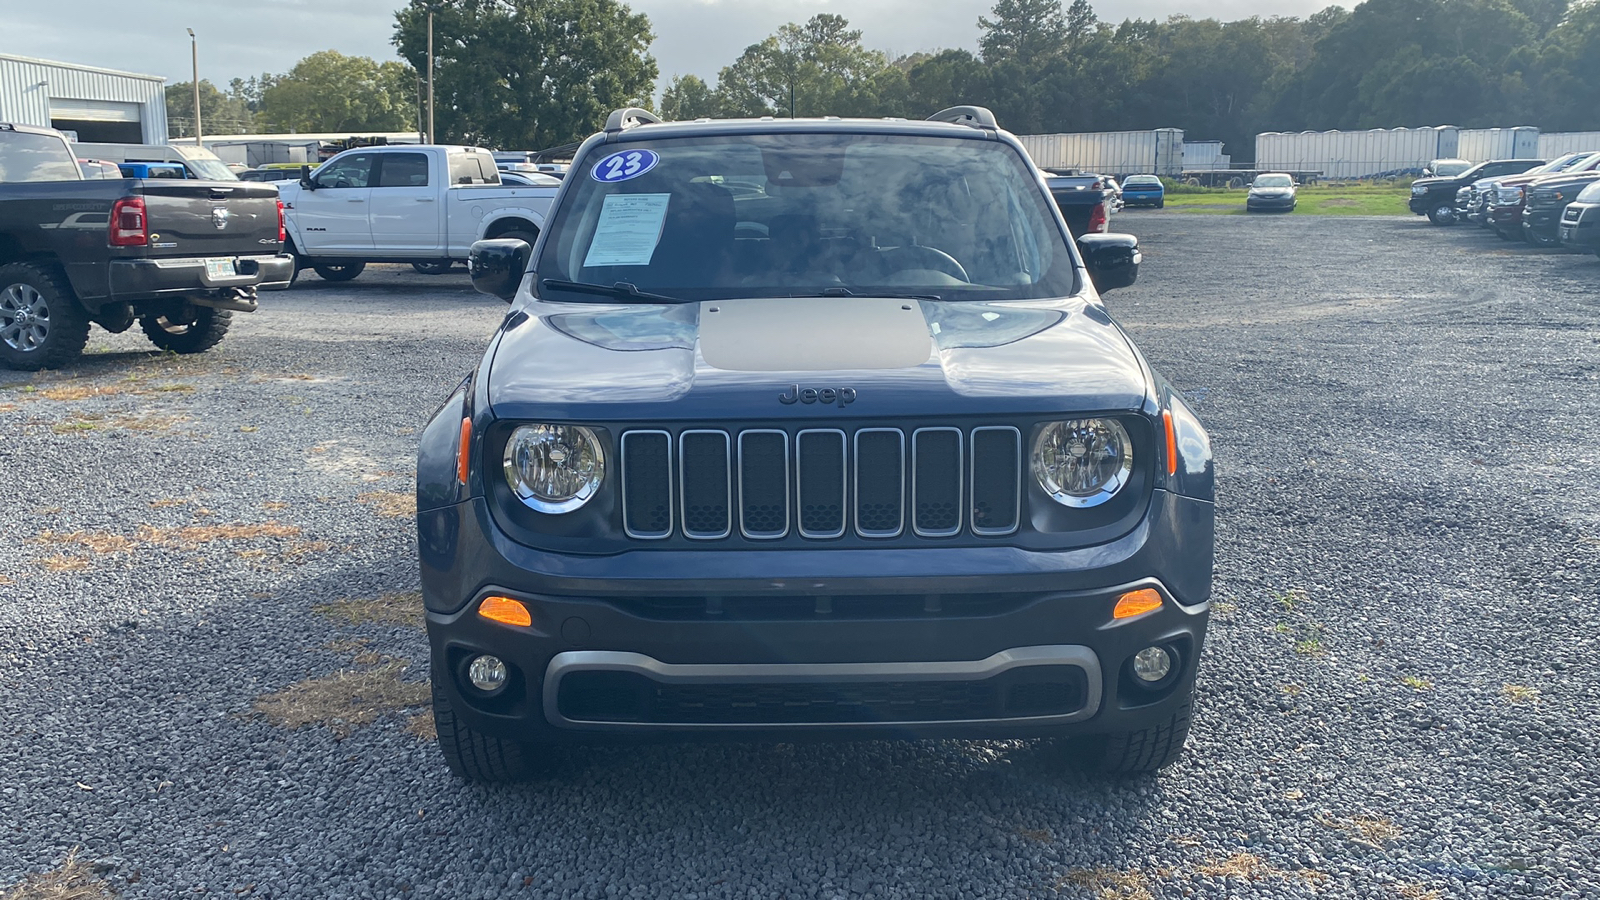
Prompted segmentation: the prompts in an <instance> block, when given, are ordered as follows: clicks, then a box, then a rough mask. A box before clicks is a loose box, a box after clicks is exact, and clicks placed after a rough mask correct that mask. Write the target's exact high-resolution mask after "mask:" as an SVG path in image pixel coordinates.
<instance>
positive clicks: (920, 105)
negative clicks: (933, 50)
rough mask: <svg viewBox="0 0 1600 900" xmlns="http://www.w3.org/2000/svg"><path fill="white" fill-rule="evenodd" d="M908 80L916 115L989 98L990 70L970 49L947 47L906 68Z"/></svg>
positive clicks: (910, 97)
mask: <svg viewBox="0 0 1600 900" xmlns="http://www.w3.org/2000/svg"><path fill="white" fill-rule="evenodd" d="M906 81H907V84H908V88H909V97H908V104H909V105H910V107H911V115H914V116H930V115H932V114H934V113H936V112H938V111H939V110H941V109H946V108H949V107H951V106H968V105H983V104H986V103H988V102H989V96H988V95H989V75H988V70H987V69H985V68H984V65H983V63H981V62H979V61H978V58H977V57H976V56H973V55H972V54H971V53H969V52H967V51H966V50H945V51H943V52H941V53H938V54H936V55H933V56H928V57H925V58H923V59H921V60H918V61H916V62H915V63H913V64H911V65H910V67H909V68H908V69H907V70H906ZM1001 124H1002V125H1004V124H1006V123H1004V122H1002V123H1001Z"/></svg>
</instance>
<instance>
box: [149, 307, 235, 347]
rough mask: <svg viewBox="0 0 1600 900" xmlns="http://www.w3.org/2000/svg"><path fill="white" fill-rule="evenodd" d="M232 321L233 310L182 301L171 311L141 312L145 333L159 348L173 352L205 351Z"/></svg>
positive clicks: (222, 335)
mask: <svg viewBox="0 0 1600 900" xmlns="http://www.w3.org/2000/svg"><path fill="white" fill-rule="evenodd" d="M232 324H233V313H231V312H229V311H228V310H225V309H212V308H211V307H209V306H194V305H192V304H184V307H183V310H182V311H181V312H178V313H173V314H171V315H160V316H141V317H140V318H139V327H140V328H142V329H144V336H145V337H147V338H149V339H150V343H152V344H155V345H156V346H157V347H158V348H160V349H162V350H170V351H171V352H173V353H185V354H187V353H204V352H205V351H207V350H210V349H211V348H212V347H215V346H216V345H218V344H220V343H222V339H223V338H224V337H226V336H227V334H228V327H229V326H231V325H232Z"/></svg>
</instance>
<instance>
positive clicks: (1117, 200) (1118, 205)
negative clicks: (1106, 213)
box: [1100, 175, 1123, 212]
mask: <svg viewBox="0 0 1600 900" xmlns="http://www.w3.org/2000/svg"><path fill="white" fill-rule="evenodd" d="M1100 180H1101V181H1102V182H1104V183H1105V186H1106V190H1108V191H1110V192H1111V211H1112V212H1120V211H1121V210H1122V206H1123V203H1122V185H1120V184H1118V183H1117V180H1116V179H1115V178H1112V177H1111V176H1110V175H1101V176H1100Z"/></svg>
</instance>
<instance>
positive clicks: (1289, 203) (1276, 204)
mask: <svg viewBox="0 0 1600 900" xmlns="http://www.w3.org/2000/svg"><path fill="white" fill-rule="evenodd" d="M1244 205H1245V208H1246V209H1263V210H1265V209H1294V205H1295V198H1294V197H1246V198H1245V201H1244Z"/></svg>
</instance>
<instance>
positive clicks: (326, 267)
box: [311, 262, 367, 281]
mask: <svg viewBox="0 0 1600 900" xmlns="http://www.w3.org/2000/svg"><path fill="white" fill-rule="evenodd" d="M311 268H312V270H313V271H315V272H316V273H317V274H318V275H321V276H322V280H323V281H353V280H355V277H356V276H357V275H360V274H361V273H362V272H363V271H365V270H366V268H367V264H366V263H364V262H358V263H337V264H335V263H322V264H319V265H314V266H312V267H311Z"/></svg>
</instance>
